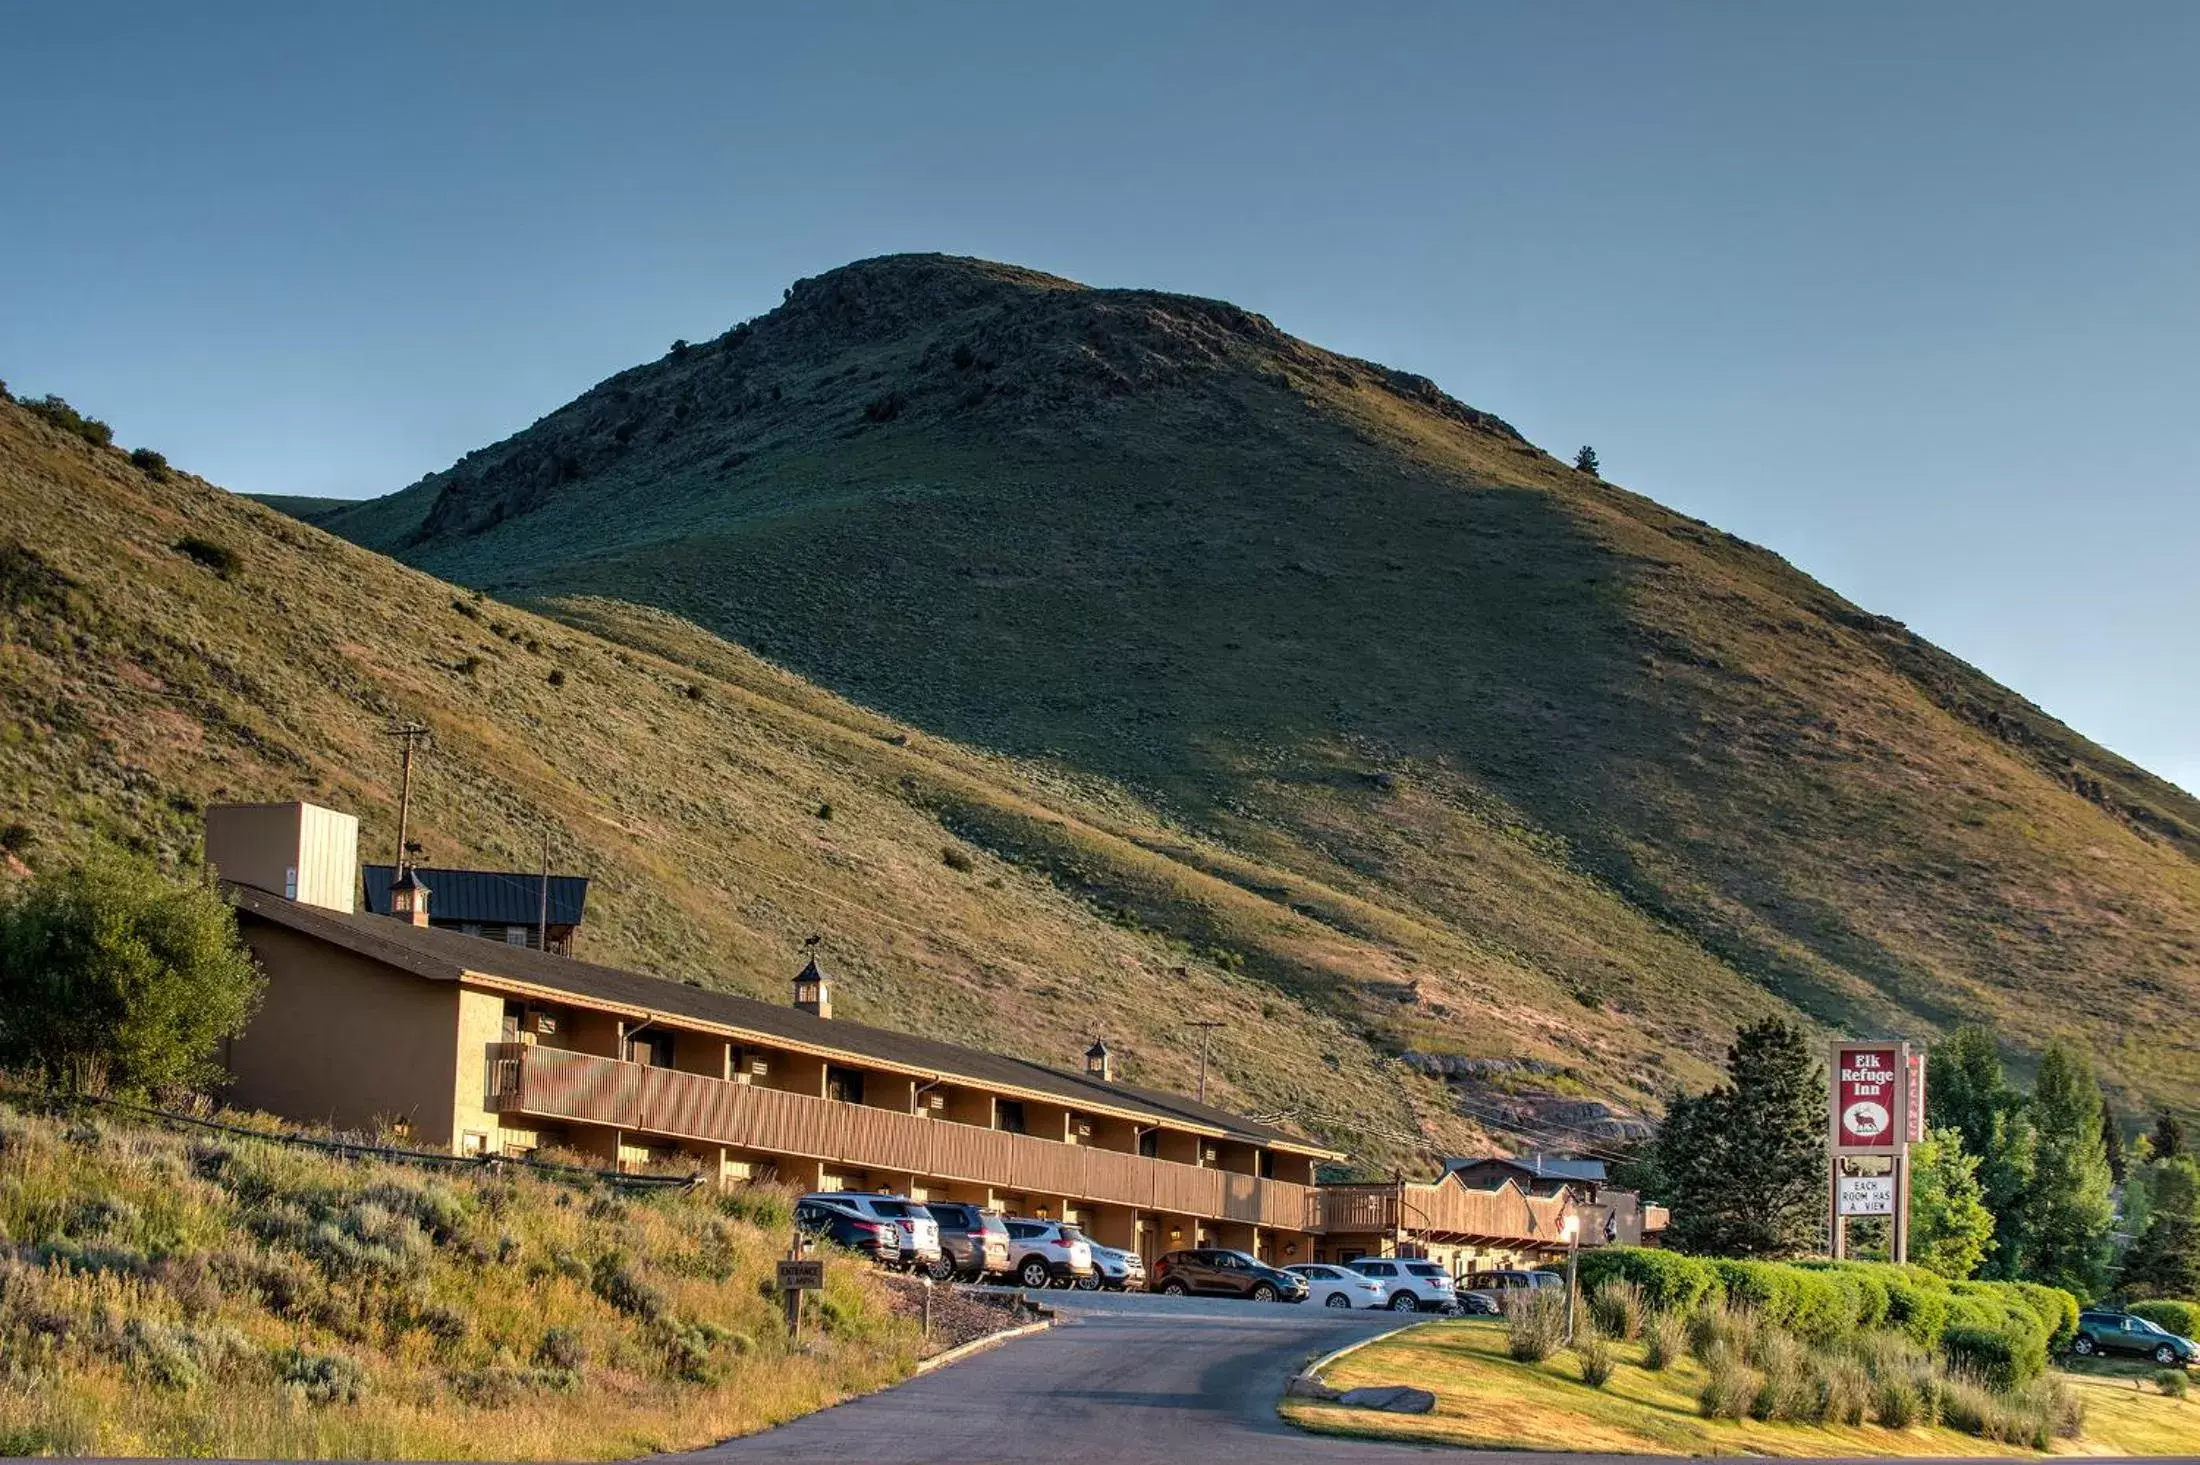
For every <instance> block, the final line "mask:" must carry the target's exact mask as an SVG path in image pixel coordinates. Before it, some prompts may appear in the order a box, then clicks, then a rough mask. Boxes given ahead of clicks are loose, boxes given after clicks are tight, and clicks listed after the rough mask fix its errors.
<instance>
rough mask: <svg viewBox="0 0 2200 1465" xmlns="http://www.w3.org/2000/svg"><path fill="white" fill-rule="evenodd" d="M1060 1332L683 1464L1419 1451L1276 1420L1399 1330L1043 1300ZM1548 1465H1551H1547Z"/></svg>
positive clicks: (1244, 1306) (1259, 1312) (1198, 1309)
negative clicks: (1313, 1373)
mask: <svg viewBox="0 0 2200 1465" xmlns="http://www.w3.org/2000/svg"><path fill="white" fill-rule="evenodd" d="M1046 1300H1047V1301H1048V1302H1049V1303H1051V1304H1054V1305H1055V1306H1056V1307H1058V1308H1059V1309H1060V1312H1061V1314H1062V1321H1061V1322H1060V1323H1059V1324H1058V1325H1056V1326H1055V1327H1053V1328H1050V1329H1049V1330H1047V1331H1046V1332H1044V1333H1040V1334H1037V1335H1036V1336H1034V1337H1030V1338H1024V1339H1019V1340H1017V1341H1014V1342H1010V1343H1004V1344H1002V1345H1001V1346H1000V1347H998V1348H995V1349H993V1350H992V1351H991V1352H987V1353H981V1354H979V1355H977V1356H976V1357H974V1358H969V1359H965V1360H964V1361H963V1362H961V1363H957V1364H953V1365H951V1366H949V1367H947V1368H943V1369H940V1370H938V1371H937V1372H934V1373H930V1374H927V1375H925V1376H924V1377H923V1378H920V1379H915V1380H912V1381H911V1382H909V1383H906V1384H903V1385H901V1386H900V1387H898V1388H893V1389H888V1390H886V1391H885V1392H883V1393H879V1394H872V1395H870V1396H868V1397H866V1398H862V1399H857V1400H854V1401H852V1402H850V1403H847V1404H843V1405H841V1406H840V1407H839V1408H837V1409H827V1410H825V1411H823V1412H822V1413H818V1414H812V1415H810V1416H808V1417H807V1418H803V1419H798V1420H796V1421H794V1422H793V1423H792V1424H788V1425H784V1426H782V1427H781V1428H779V1429H775V1430H769V1431H766V1432H765V1433H763V1434H759V1435H751V1436H749V1437H748V1438H746V1439H741V1440H734V1441H732V1442H730V1443H728V1444H724V1445H719V1446H717V1447H715V1448H713V1449H709V1450H704V1451H700V1452H698V1453H697V1454H695V1455H692V1456H685V1457H682V1458H683V1459H688V1460H694V1461H699V1462H700V1461H721V1460H723V1461H729V1462H730V1461H739V1460H785V1461H806V1460H831V1461H835V1462H839V1465H846V1462H848V1461H859V1460H879V1461H892V1462H894V1465H924V1462H932V1461H953V1462H956V1465H995V1462H1009V1461H1027V1460H1039V1459H1051V1460H1090V1461H1096V1462H1099V1461H1105V1462H1108V1465H1160V1462H1164V1461H1166V1462H1177V1461H1199V1462H1203V1465H1267V1462H1270V1461H1276V1462H1291V1461H1317V1460H1339V1459H1346V1458H1349V1459H1352V1460H1362V1459H1365V1460H1370V1461H1381V1460H1407V1459H1410V1460H1416V1461H1421V1462H1424V1465H1425V1462H1426V1461H1428V1460H1429V1458H1430V1457H1431V1455H1432V1454H1437V1455H1448V1454H1452V1453H1454V1452H1451V1451H1435V1452H1432V1451H1428V1450H1423V1449H1415V1448H1401V1447H1397V1446H1386V1445H1362V1444H1353V1443H1348V1442H1342V1441H1335V1440H1323V1439H1319V1438H1317V1437H1315V1436H1312V1435H1307V1434H1303V1433H1301V1432H1299V1431H1298V1430H1294V1429H1292V1428H1290V1427H1289V1426H1287V1425H1285V1424H1283V1423H1282V1422H1281V1421H1280V1420H1278V1419H1277V1418H1276V1399H1277V1397H1278V1396H1279V1395H1280V1394H1281V1392H1282V1389H1283V1381H1284V1379H1285V1378H1286V1377H1288V1376H1289V1375H1290V1373H1291V1372H1292V1370H1293V1369H1295V1368H1296V1367H1297V1366H1298V1365H1300V1364H1302V1363H1304V1362H1305V1361H1306V1360H1308V1359H1309V1358H1313V1357H1316V1356H1318V1355H1320V1354H1323V1353H1327V1352H1329V1351H1331V1350H1332V1349H1335V1348H1341V1347H1343V1346H1344V1345H1345V1344H1347V1343H1351V1342H1353V1341H1355V1340H1357V1339H1360V1338H1366V1337H1371V1336H1373V1335H1374V1334H1377V1333H1382V1332H1388V1331H1389V1330H1390V1329H1392V1328H1395V1327H1397V1326H1398V1325H1399V1323H1400V1322H1401V1321H1402V1320H1401V1319H1399V1318H1397V1317H1394V1316H1392V1315H1390V1314H1388V1313H1348V1312H1340V1311H1335V1310H1332V1309H1329V1308H1307V1307H1304V1306H1296V1307H1294V1306H1291V1305H1288V1304H1284V1303H1267V1304H1263V1303H1252V1302H1210V1301H1205V1300H1202V1299H1189V1298H1187V1299H1177V1298H1165V1297H1137V1296H1133V1297H1121V1298H1117V1297H1110V1296H1108V1295H1107V1294H1104V1293H1103V1294H1098V1295H1095V1294H1090V1293H1060V1292H1050V1293H1048V1294H1046ZM1538 1458H1539V1459H1540V1460H1542V1461H1544V1462H1546V1465H1547V1462H1549V1461H1550V1460H1551V1459H1552V1458H1553V1457H1550V1456H1542V1457H1538Z"/></svg>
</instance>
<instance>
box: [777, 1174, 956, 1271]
mask: <svg viewBox="0 0 2200 1465" xmlns="http://www.w3.org/2000/svg"><path fill="white" fill-rule="evenodd" d="M802 1199H804V1200H805V1201H811V1202H814V1203H816V1204H818V1205H823V1206H837V1207H839V1208H840V1209H841V1210H844V1211H846V1212H848V1213H849V1214H850V1215H855V1216H861V1217H863V1218H864V1219H865V1220H867V1221H877V1222H880V1223H881V1224H883V1225H889V1226H892V1227H893V1228H894V1234H895V1235H896V1236H898V1237H899V1238H900V1239H901V1264H902V1265H903V1266H905V1267H928V1266H930V1265H931V1264H932V1263H934V1262H936V1261H938V1260H939V1259H940V1223H939V1222H937V1221H935V1220H933V1219H932V1213H931V1212H930V1211H928V1210H926V1209H925V1208H924V1207H923V1206H921V1205H919V1204H917V1202H915V1201H913V1200H911V1199H909V1197H907V1196H905V1195H888V1194H886V1193H885V1192H884V1191H878V1190H819V1191H813V1192H811V1193H810V1194H809V1195H806V1196H804V1197H802Z"/></svg>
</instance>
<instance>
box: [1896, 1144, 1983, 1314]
mask: <svg viewBox="0 0 2200 1465" xmlns="http://www.w3.org/2000/svg"><path fill="white" fill-rule="evenodd" d="M1978 1171H1979V1158H1978V1156H1976V1155H1974V1154H1971V1153H1970V1152H1968V1151H1967V1150H1965V1149H1964V1148H1963V1134H1962V1132H1961V1131H1960V1130H1956V1129H1953V1128H1950V1129H1936V1130H1933V1131H1931V1132H1930V1133H1929V1134H1927V1135H1926V1136H1925V1138H1924V1140H1923V1141H1922V1142H1921V1143H1918V1144H1914V1145H1912V1146H1910V1260H1911V1261H1913V1262H1915V1263H1916V1264H1917V1265H1919V1266H1921V1267H1924V1268H1925V1269H1926V1270H1928V1271H1931V1272H1937V1273H1938V1274H1939V1275H1941V1276H1943V1277H1946V1278H1948V1279H1949V1280H1951V1281H1961V1280H1962V1279H1963V1278H1965V1277H1968V1276H1970V1275H1971V1274H1972V1273H1973V1272H1976V1271H1977V1270H1978V1267H1979V1263H1980V1262H1981V1261H1983V1260H1985V1257H1986V1250H1987V1247H1988V1246H1990V1245H1991V1244H1992V1242H1993V1239H1994V1213H1993V1212H1992V1211H1989V1210H1988V1209H1987V1208H1986V1195H1985V1191H1984V1190H1983V1189H1982V1188H1981V1187H1980V1185H1979V1179H1978Z"/></svg>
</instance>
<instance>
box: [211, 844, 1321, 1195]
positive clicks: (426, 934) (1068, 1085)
mask: <svg viewBox="0 0 2200 1465" xmlns="http://www.w3.org/2000/svg"><path fill="white" fill-rule="evenodd" d="M383 868H384V869H385V870H387V869H388V868H389V867H388V866H383ZM421 876H422V878H423V879H425V880H426V881H428V883H429V884H430V885H434V884H435V872H433V871H426V870H424V871H422V872H421ZM555 881H556V877H555V876H553V877H552V891H553V893H555V889H556V885H555ZM224 889H225V890H226V892H227V893H228V896H229V899H230V903H231V904H233V905H234V906H235V907H236V908H237V911H238V913H239V915H240V916H243V917H246V918H254V917H256V918H259V919H263V920H268V921H272V922H274V923H275V924H277V925H279V926H283V927H286V928H288V929H290V930H293V931H296V932H299V933H300V934H302V935H306V936H311V937H315V938H318V939H320V940H323V941H327V942H329V943H330V944H332V945H336V946H341V947H343V948H344V949H346V950H348V951H353V952H356V953H358V954H359V955H361V956H365V957H368V958H370V959H371V960H374V961H379V962H382V963H383V964H385V965H387V966H392V967H396V968H398V969H399V970H401V971H407V972H411V973H413V974H414V975H415V976H421V977H426V978H429V979H430V980H432V981H442V982H456V981H462V980H465V979H467V978H468V977H469V976H473V977H477V978H482V979H488V980H492V981H493V980H496V979H500V978H501V979H503V980H506V981H509V982H513V983H516V984H520V985H523V986H527V987H536V988H542V989H546V990H548V991H552V992H560V993H565V994H568V995H570V996H573V997H576V998H584V999H594V1000H596V1001H599V1002H603V1003H606V1004H609V1005H612V1006H617V1007H624V1008H627V1009H629V1010H633V1011H640V1012H645V1013H658V1014H662V1015H664V1016H666V1017H673V1018H680V1017H685V1018H691V1019H694V1020H695V1021H698V1022H705V1023H711V1024H714V1025H716V1026H719V1027H725V1028H735V1029H738V1030H740V1031H742V1032H746V1033H753V1034H755V1035H757V1036H758V1037H760V1038H765V1039H772V1038H777V1039H780V1040H782V1041H785V1042H789V1043H793V1044H797V1045H799V1046H801V1047H805V1048H808V1049H812V1050H825V1051H827V1052H838V1053H844V1054H847V1055H849V1056H851V1057H854V1058H870V1059H874V1060H876V1061H879V1062H882V1063H889V1064H892V1065H894V1066H896V1067H899V1068H902V1069H913V1070H916V1071H919V1072H922V1073H926V1074H931V1075H936V1076H939V1077H944V1078H959V1079H964V1080H967V1081H968V1082H971V1083H974V1084H980V1085H987V1086H991V1087H996V1088H1010V1089H1019V1090H1023V1091H1026V1092H1030V1093H1037V1094H1041V1095H1044V1096H1046V1097H1048V1098H1051V1099H1054V1100H1057V1101H1058V1102H1061V1103H1064V1104H1067V1105H1070V1106H1072V1107H1089V1106H1096V1105H1104V1106H1106V1107H1108V1108H1111V1109H1115V1110H1119V1111H1128V1112H1131V1113H1134V1114H1140V1115H1142V1116H1143V1117H1145V1118H1148V1119H1155V1120H1163V1121H1168V1120H1174V1121H1175V1122H1177V1123H1179V1124H1181V1123H1184V1122H1186V1121H1190V1122H1192V1123H1193V1124H1196V1125H1201V1126H1204V1127H1207V1128H1211V1129H1218V1130H1221V1131H1223V1132H1224V1133H1225V1134H1227V1135H1228V1136H1230V1137H1231V1138H1234V1139H1240V1140H1244V1141H1247V1142H1249V1143H1252V1144H1263V1145H1281V1146H1285V1147H1288V1148H1291V1149H1294V1150H1298V1151H1300V1152H1302V1153H1307V1154H1313V1155H1317V1156H1321V1157H1324V1158H1329V1159H1337V1158H1341V1153H1340V1152H1339V1151H1337V1150H1333V1149H1331V1148H1330V1147H1328V1146H1327V1145H1324V1144H1322V1143H1321V1142H1320V1141H1318V1140H1309V1139H1305V1138H1302V1137H1301V1136H1299V1135H1295V1134H1292V1133H1290V1132H1289V1131H1287V1130H1281V1129H1276V1128H1272V1127H1271V1126H1269V1125H1265V1124H1260V1123H1257V1122H1255V1121H1254V1120H1251V1119H1246V1118H1243V1117H1242V1116H1239V1115H1236V1114H1232V1113H1230V1112H1228V1111H1227V1110H1223V1109H1217V1108H1214V1107H1213V1106H1212V1105H1208V1104H1202V1103H1200V1102H1199V1101H1198V1100H1196V1099H1188V1098H1185V1097H1183V1096H1182V1095H1179V1094H1168V1093H1161V1092H1159V1091H1156V1090H1152V1089H1142V1088H1134V1087H1132V1086H1131V1085H1129V1084H1120V1083H1102V1082H1100V1081H1099V1080H1098V1079H1093V1078H1087V1077H1085V1076H1084V1075H1083V1074H1081V1073H1071V1072H1067V1071H1065V1070H1062V1069H1056V1068H1049V1067H1047V1066H1046V1065H1044V1064H1040V1063H1031V1062H1027V1061H1026V1060H1024V1059H1021V1058H1011V1057H1008V1056H1007V1055H1005V1054H1001V1053H988V1052H986V1051H985V1050H983V1049H980V1048H964V1047H961V1046H958V1045H956V1044H953V1043H941V1042H935V1041H934V1040H932V1039H930V1038H920V1037H917V1036H915V1035H914V1034H911V1033H897V1032H894V1031H892V1030H890V1029H887V1028H874V1027H869V1026H866V1025H864V1024H862V1023H857V1022H850V1021H848V1020H846V1019H844V1018H824V1017H816V1016H813V1015H812V1014H810V1013H807V1012H804V1011H803V1010H802V1009H800V1008H798V1007H795V1006H792V1005H791V1004H781V1003H776V1002H764V1001H760V1000H759V999H757V998H754V997H743V996H740V995H738V994H736V993H732V992H720V991H715V990H713V989H711V988H708V987H692V986H689V985H688V984H687V983H685V982H675V981H670V980H667V979H666V978H663V977H651V976H645V975H643V974H642V973H640V972H630V971H624V970H622V969H620V968H618V967H608V966H598V965H596V964H595V963H594V962H586V961H576V960H574V959H572V958H570V957H563V956H557V955H554V954H552V953H548V952H542V951H537V950H535V949H533V948H532V947H525V946H506V945H503V944H501V943H498V942H491V941H481V940H477V939H476V938H474V937H471V936H466V935H462V934H461V933H459V932H457V931H447V930H437V929H435V928H433V927H429V926H415V925H412V924H411V923H410V922H406V921H399V920H393V919H391V918H390V917H388V916H379V915H371V914H367V913H365V912H361V913H358V914H347V913H345V912H343V911H333V910H328V909H325V908H323V907H321V906H315V905H306V904H303V903H301V902H298V901H290V900H285V899H283V898H282V897H281V896H278V895H270V894H268V893H267V892H266V891H263V890H258V889H255V888H253V887H251V886H248V885H238V884H234V883H231V884H226V885H225V886H224ZM436 889H437V892H438V894H440V892H441V887H440V886H436ZM434 908H435V907H434V904H433V902H432V901H431V905H430V909H431V910H433V909H434ZM553 919H554V916H553Z"/></svg>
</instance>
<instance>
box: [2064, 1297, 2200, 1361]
mask: <svg viewBox="0 0 2200 1465" xmlns="http://www.w3.org/2000/svg"><path fill="white" fill-rule="evenodd" d="M2070 1351H2071V1352H2073V1353H2075V1354H2077V1355H2078V1356H2079V1357H2081V1358H2091V1357H2092V1356H2093V1355H2095V1354H2097V1353H2130V1354H2136V1355H2138V1356H2139V1357H2141V1358H2151V1359H2153V1360H2154V1361H2155V1362H2156V1363H2159V1364H2160V1365H2162V1367H2164V1368H2180V1367H2187V1366H2190V1365H2191V1363H2192V1361H2193V1359H2194V1358H2195V1357H2196V1356H2200V1345H2196V1344H2195V1343H2194V1342H2193V1341H2192V1339H2190V1338H2181V1337H2179V1336H2178V1335H2177V1334H2175V1333H2173V1332H2171V1331H2170V1330H2169V1329H2167V1328H2165V1327H2163V1326H2161V1325H2160V1324H2159V1323H2151V1322H2148V1321H2147V1320H2146V1319H2145V1318H2143V1317H2133V1316H2132V1315H2131V1314H2130V1313H2128V1312H2109V1311H2107V1310H2106V1309H2100V1310H2092V1311H2086V1312H2081V1313H2079V1314H2078V1332H2077V1336H2075V1337H2073V1338H2072V1339H2071V1340H2070Z"/></svg>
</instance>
